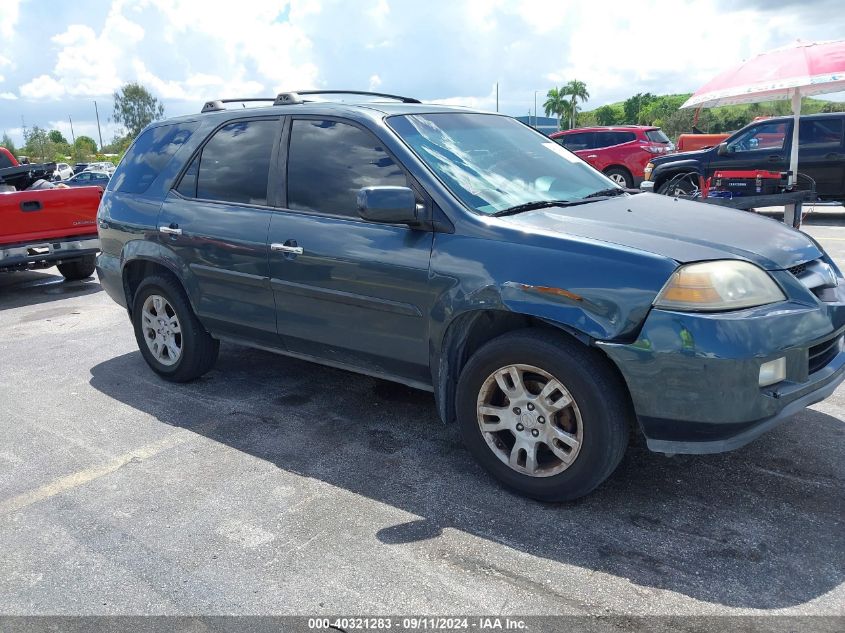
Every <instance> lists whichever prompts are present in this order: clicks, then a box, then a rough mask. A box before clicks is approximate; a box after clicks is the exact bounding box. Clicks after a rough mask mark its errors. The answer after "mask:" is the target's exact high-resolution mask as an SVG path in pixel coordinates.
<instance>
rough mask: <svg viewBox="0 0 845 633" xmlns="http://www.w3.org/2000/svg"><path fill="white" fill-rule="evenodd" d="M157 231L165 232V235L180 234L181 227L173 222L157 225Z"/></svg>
mask: <svg viewBox="0 0 845 633" xmlns="http://www.w3.org/2000/svg"><path fill="white" fill-rule="evenodd" d="M158 232H159V233H166V234H167V235H182V229H180V228H179V227H178V226H176V225H175V224H171V225H170V226H160V227H158Z"/></svg>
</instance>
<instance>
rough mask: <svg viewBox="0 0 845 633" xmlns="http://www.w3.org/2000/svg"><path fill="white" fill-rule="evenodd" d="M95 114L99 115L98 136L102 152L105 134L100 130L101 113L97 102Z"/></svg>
mask: <svg viewBox="0 0 845 633" xmlns="http://www.w3.org/2000/svg"><path fill="white" fill-rule="evenodd" d="M94 112H95V113H96V114H97V134H99V136H100V151H103V133H102V131H101V130H100V111H99V110H98V109H97V102H96V101H95V102H94Z"/></svg>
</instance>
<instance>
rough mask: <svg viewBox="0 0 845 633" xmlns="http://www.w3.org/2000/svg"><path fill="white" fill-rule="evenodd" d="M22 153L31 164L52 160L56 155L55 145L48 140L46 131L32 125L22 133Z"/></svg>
mask: <svg viewBox="0 0 845 633" xmlns="http://www.w3.org/2000/svg"><path fill="white" fill-rule="evenodd" d="M23 138H24V148H23V150H24V153H25V154H26V155H27V156H29V158H30V160H31V161H32V162H33V163H36V162H44V161H47V160H53V159H54V158H55V155H56V144H55V143H53V141H51V140H50V136H49V135H48V134H47V130H45V129H44V128H42V127H39V126H37V125H33V126H32V127H31V128H29V129H28V130H27V131H26V132H25V133H24V137H23Z"/></svg>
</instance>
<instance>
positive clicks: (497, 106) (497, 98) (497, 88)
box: [496, 81, 499, 112]
mask: <svg viewBox="0 0 845 633" xmlns="http://www.w3.org/2000/svg"><path fill="white" fill-rule="evenodd" d="M498 111H499V82H498V81H497V82H496V112H498Z"/></svg>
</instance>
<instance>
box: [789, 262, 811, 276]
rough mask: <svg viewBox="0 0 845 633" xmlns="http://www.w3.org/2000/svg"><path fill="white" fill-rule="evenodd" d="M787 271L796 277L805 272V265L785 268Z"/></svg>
mask: <svg viewBox="0 0 845 633" xmlns="http://www.w3.org/2000/svg"><path fill="white" fill-rule="evenodd" d="M787 270H788V271H789V272H791V273H792V274H793V275H795V276H796V277H798V276H799V275H800V274H801V273H803V272H804V271H805V270H807V264H798V265H797V266H793V267H792V268H787Z"/></svg>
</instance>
